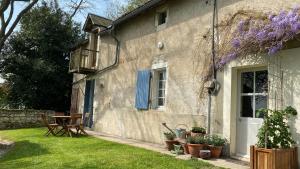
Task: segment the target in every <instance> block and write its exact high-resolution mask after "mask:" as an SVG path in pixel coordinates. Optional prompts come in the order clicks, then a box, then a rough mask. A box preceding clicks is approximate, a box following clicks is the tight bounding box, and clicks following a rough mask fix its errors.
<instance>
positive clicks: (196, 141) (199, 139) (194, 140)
mask: <svg viewBox="0 0 300 169" xmlns="http://www.w3.org/2000/svg"><path fill="white" fill-rule="evenodd" d="M187 142H188V143H190V144H206V143H207V139H206V137H203V136H194V137H188V138H187Z"/></svg>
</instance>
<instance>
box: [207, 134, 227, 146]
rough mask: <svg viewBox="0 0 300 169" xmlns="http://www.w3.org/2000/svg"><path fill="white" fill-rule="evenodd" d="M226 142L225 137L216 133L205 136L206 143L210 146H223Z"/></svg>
mask: <svg viewBox="0 0 300 169" xmlns="http://www.w3.org/2000/svg"><path fill="white" fill-rule="evenodd" d="M226 142H227V140H226V139H224V138H222V137H221V136H219V135H216V134H213V135H210V136H208V138H207V143H208V144H209V145H212V146H224V145H225V144H226Z"/></svg>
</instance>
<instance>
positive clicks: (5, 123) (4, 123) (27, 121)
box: [0, 109, 54, 130]
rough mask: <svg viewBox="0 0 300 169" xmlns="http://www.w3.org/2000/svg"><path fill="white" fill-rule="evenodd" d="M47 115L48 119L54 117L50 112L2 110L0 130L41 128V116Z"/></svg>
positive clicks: (0, 110) (0, 112) (0, 111)
mask: <svg viewBox="0 0 300 169" xmlns="http://www.w3.org/2000/svg"><path fill="white" fill-rule="evenodd" d="M41 113H46V114H47V116H48V117H50V116H52V115H54V111H50V110H8V109H0V130H4V129H16V128H30V127H41V126H43V124H42V123H41V120H40V116H39V114H41Z"/></svg>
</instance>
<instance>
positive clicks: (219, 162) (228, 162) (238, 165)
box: [87, 131, 250, 169]
mask: <svg viewBox="0 0 300 169" xmlns="http://www.w3.org/2000/svg"><path fill="white" fill-rule="evenodd" d="M87 132H88V134H89V135H92V136H94V137H97V138H101V139H103V140H108V141H113V142H117V143H122V144H127V145H132V146H135V147H140V148H144V149H148V150H152V151H156V152H160V153H163V154H168V155H172V156H175V158H178V159H182V160H189V159H191V156H190V155H178V156H177V155H175V154H172V153H171V152H169V151H167V150H166V149H165V147H164V146H163V145H160V144H154V143H147V142H142V141H138V140H133V139H125V138H120V137H115V136H111V135H108V134H103V133H97V132H94V131H87ZM199 160H202V161H205V162H208V163H210V164H212V165H215V166H219V167H224V168H231V169H249V168H250V167H249V164H248V162H243V161H239V160H235V159H231V158H226V159H223V158H222V159H210V160H203V159H200V158H199Z"/></svg>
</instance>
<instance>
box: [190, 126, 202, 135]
mask: <svg viewBox="0 0 300 169" xmlns="http://www.w3.org/2000/svg"><path fill="white" fill-rule="evenodd" d="M205 134H206V130H205V128H203V127H192V130H191V136H192V137H195V136H204V135H205Z"/></svg>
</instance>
